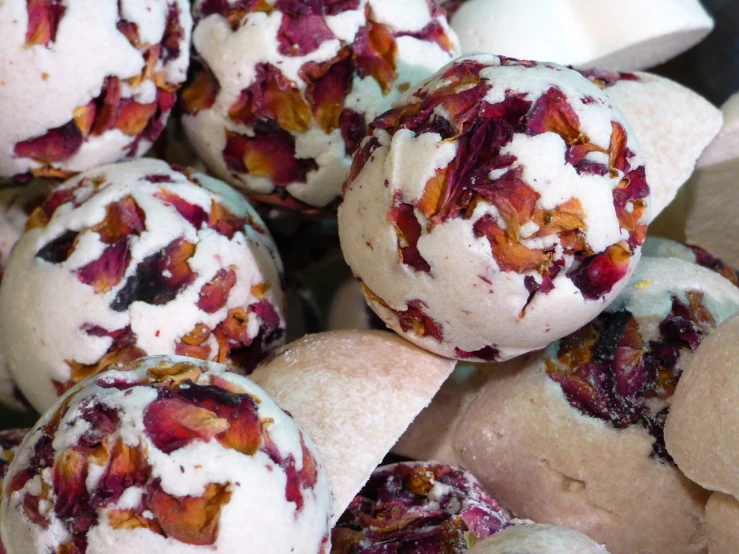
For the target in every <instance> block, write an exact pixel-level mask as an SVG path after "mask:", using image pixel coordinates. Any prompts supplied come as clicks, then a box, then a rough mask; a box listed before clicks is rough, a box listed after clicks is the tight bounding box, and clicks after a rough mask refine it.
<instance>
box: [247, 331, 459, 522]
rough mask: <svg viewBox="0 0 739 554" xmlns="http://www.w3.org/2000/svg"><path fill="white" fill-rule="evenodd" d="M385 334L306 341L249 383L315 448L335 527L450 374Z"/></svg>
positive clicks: (445, 364) (450, 365)
mask: <svg viewBox="0 0 739 554" xmlns="http://www.w3.org/2000/svg"><path fill="white" fill-rule="evenodd" d="M454 365H455V362H454V361H452V360H447V359H445V358H441V357H439V356H436V355H434V354H430V353H428V352H426V351H425V350H422V349H420V348H418V347H416V346H414V345H412V344H411V343H409V342H408V341H406V340H404V339H402V338H400V337H399V336H397V335H395V334H393V333H389V332H386V331H359V330H348V331H332V332H328V333H320V334H317V335H308V336H306V337H304V338H302V339H300V340H298V341H295V342H293V343H291V344H289V345H287V346H285V347H283V348H282V349H280V350H279V351H278V352H277V355H276V356H275V357H274V358H273V359H272V360H271V361H269V362H268V363H266V364H265V365H262V366H260V367H259V368H257V369H256V371H255V372H254V373H253V374H252V375H251V376H250V378H251V379H252V380H253V381H254V382H256V383H257V384H258V385H259V386H261V387H263V388H264V389H265V390H266V391H267V392H268V393H269V394H270V396H272V398H273V399H274V400H275V402H277V403H278V404H279V405H280V406H281V407H282V408H283V409H285V410H287V411H289V412H290V413H291V414H292V415H293V417H294V418H295V420H296V421H297V422H298V424H299V425H300V426H301V428H302V429H303V430H305V431H306V432H307V433H308V434H309V435H310V437H311V438H312V439H313V442H315V444H316V445H317V446H318V448H319V450H320V452H321V455H322V459H323V462H324V464H325V465H326V468H327V470H328V473H329V476H330V478H331V482H332V486H333V493H334V517H333V521H334V522H335V521H336V520H337V519H338V518H339V517H340V516H341V514H342V513H343V511H344V510H345V509H346V507H347V506H348V505H349V502H351V500H352V498H354V496H355V495H356V494H357V493H358V492H359V490H360V489H361V488H362V486H363V485H364V484H365V482H366V481H367V479H368V478H369V476H370V474H371V473H372V471H373V470H374V469H375V467H376V466H377V465H378V464H379V463H380V462H381V461H382V459H383V457H384V456H385V455H386V454H387V453H388V452H389V451H390V448H391V447H392V446H393V444H395V442H396V441H397V440H398V438H399V437H400V436H401V435H402V434H403V432H404V431H405V430H406V428H407V427H408V425H409V424H410V423H411V421H413V419H414V418H415V417H416V416H417V415H418V413H419V412H420V411H421V410H422V409H423V408H425V407H426V406H427V405H428V404H429V402H430V401H431V399H432V398H433V396H434V395H435V394H436V392H437V391H438V390H439V387H441V384H442V383H443V382H444V380H446V378H447V377H449V375H450V374H451V372H452V370H453V369H454Z"/></svg>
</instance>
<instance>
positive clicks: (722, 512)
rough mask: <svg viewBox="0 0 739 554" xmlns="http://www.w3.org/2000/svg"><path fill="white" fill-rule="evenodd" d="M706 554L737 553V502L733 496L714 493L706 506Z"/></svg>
mask: <svg viewBox="0 0 739 554" xmlns="http://www.w3.org/2000/svg"><path fill="white" fill-rule="evenodd" d="M706 528H707V533H708V554H736V553H737V552H739V502H737V500H736V498H734V497H733V496H729V495H728V494H722V493H720V492H715V493H713V494H712V495H711V498H709V499H708V504H706Z"/></svg>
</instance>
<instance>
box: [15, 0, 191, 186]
mask: <svg viewBox="0 0 739 554" xmlns="http://www.w3.org/2000/svg"><path fill="white" fill-rule="evenodd" d="M191 29H192V18H191V16H190V3H189V2H188V1H187V0H148V1H146V2H142V1H141V0H119V1H116V0H67V1H65V2H61V1H59V0H28V1H24V0H7V1H5V2H3V3H2V5H0V37H1V38H0V83H2V95H1V96H0V121H2V122H3V125H2V129H0V176H6V177H8V176H14V175H21V174H25V173H28V172H31V173H33V174H35V175H47V176H61V175H69V174H71V173H75V172H79V171H84V170H86V169H90V168H92V167H95V166H98V165H101V164H105V163H110V162H115V161H118V160H120V159H123V158H124V157H127V158H134V157H138V156H141V155H142V154H144V153H145V152H146V151H147V150H148V149H149V147H150V146H151V144H152V143H153V142H154V140H155V139H156V138H157V136H158V135H159V134H160V133H161V131H162V130H163V129H164V126H165V124H166V122H167V117H168V116H169V112H170V110H171V109H172V106H173V105H174V103H175V100H176V92H177V89H178V88H179V86H180V84H181V83H183V82H184V81H185V78H186V74H187V68H188V65H189V60H190V32H191ZM93 53H94V55H92V54H93Z"/></svg>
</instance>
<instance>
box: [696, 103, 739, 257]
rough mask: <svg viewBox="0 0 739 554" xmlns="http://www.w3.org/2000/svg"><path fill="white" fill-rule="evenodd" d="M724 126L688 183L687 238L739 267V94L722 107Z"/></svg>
mask: <svg viewBox="0 0 739 554" xmlns="http://www.w3.org/2000/svg"><path fill="white" fill-rule="evenodd" d="M721 111H722V112H723V114H724V127H723V129H722V131H721V133H720V134H719V136H718V137H717V138H716V140H715V141H713V143H712V144H711V145H710V146H709V148H708V149H707V151H706V153H705V154H704V156H703V157H702V158H701V160H700V161H699V164H698V165H699V167H698V171H696V172H695V174H694V175H693V177H692V178H691V180H690V182H689V183H688V186H687V187H688V193H689V202H688V206H687V209H686V211H687V213H686V217H685V235H686V237H687V239H688V241H689V242H691V243H694V244H700V245H701V246H703V247H704V248H707V249H709V250H710V251H711V252H713V253H714V254H716V255H717V256H720V257H721V258H722V259H723V260H724V261H726V262H727V263H729V264H731V265H732V266H735V267H739V248H737V246H736V240H735V237H736V236H737V233H739V223H737V221H739V220H737V218H736V213H737V211H738V210H739V180H737V175H739V150H738V149H737V140H739V139H737V137H738V136H739V94H737V95H736V96H734V97H732V98H731V99H730V100H729V101H728V102H727V103H726V104H724V106H723V107H722V108H721Z"/></svg>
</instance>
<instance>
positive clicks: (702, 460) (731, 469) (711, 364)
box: [665, 316, 739, 497]
mask: <svg viewBox="0 0 739 554" xmlns="http://www.w3.org/2000/svg"><path fill="white" fill-rule="evenodd" d="M738 337H739V316H738V317H733V318H731V319H730V320H728V321H726V322H725V323H724V324H723V325H721V326H720V327H719V328H718V329H716V331H715V332H714V333H713V334H712V335H711V336H710V337H708V339H706V341H705V342H704V343H703V344H702V345H701V346H700V347H699V348H698V351H697V352H696V353H695V356H694V357H693V359H692V361H691V363H690V365H689V367H688V368H687V370H686V372H685V375H683V378H682V379H681V380H680V383H679V386H678V388H677V390H676V391H675V398H674V400H673V405H672V410H671V411H670V416H669V417H668V418H667V426H666V428H665V440H666V442H667V448H668V451H669V452H670V454H671V455H672V456H673V457H674V458H675V461H676V462H677V464H678V465H679V466H680V469H681V470H682V471H683V472H684V473H685V475H687V476H688V477H690V478H691V479H692V480H693V481H695V482H696V483H699V484H700V485H701V486H703V487H705V488H707V489H710V490H712V491H718V492H722V493H725V494H729V495H732V496H734V497H737V496H739V473H738V472H737V470H736V468H737V466H739V445H737V443H736V436H735V433H733V432H732V429H735V428H736V425H737V422H738V421H739V415H738V414H737V410H736V398H737V394H739V371H737V369H738V368H739V362H738V361H737V360H738V359H739V358H738V353H739V340H738Z"/></svg>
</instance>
